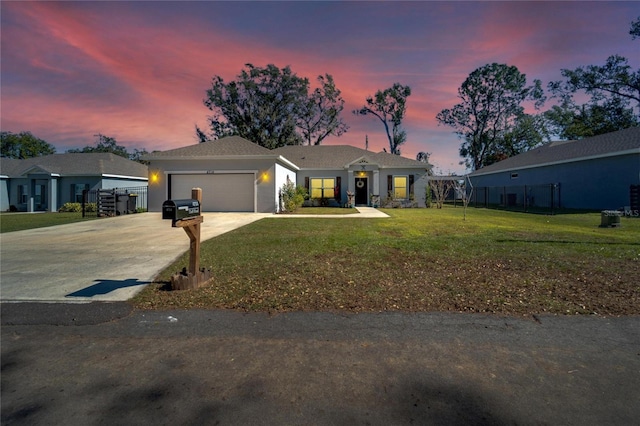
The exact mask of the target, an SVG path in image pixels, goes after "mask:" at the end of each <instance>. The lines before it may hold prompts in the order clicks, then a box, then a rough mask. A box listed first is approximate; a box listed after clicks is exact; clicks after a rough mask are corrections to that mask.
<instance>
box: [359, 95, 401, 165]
mask: <svg viewBox="0 0 640 426" xmlns="http://www.w3.org/2000/svg"><path fill="white" fill-rule="evenodd" d="M410 95H411V88H410V87H409V86H403V85H402V84H400V83H395V84H394V85H393V86H392V87H390V88H388V89H385V90H378V91H377V92H376V94H375V95H374V96H369V97H368V98H367V99H366V104H365V105H364V106H363V107H362V108H360V109H357V110H354V111H353V113H354V114H356V115H373V116H374V117H376V118H378V120H380V121H381V122H382V124H383V125H384V130H385V132H386V134H387V139H388V140H389V152H390V153H391V154H397V155H400V145H402V144H403V143H405V142H406V140H407V132H406V131H404V130H403V129H402V120H403V119H404V115H405V113H406V112H407V98H408V97H409V96H410ZM385 151H386V149H385Z"/></svg>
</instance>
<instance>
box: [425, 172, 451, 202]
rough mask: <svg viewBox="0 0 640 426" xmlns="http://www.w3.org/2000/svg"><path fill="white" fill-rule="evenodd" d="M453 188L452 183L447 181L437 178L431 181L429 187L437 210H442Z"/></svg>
mask: <svg viewBox="0 0 640 426" xmlns="http://www.w3.org/2000/svg"><path fill="white" fill-rule="evenodd" d="M452 186H453V185H452V184H451V181H449V180H447V179H439V178H437V177H435V178H433V177H432V178H430V179H429V187H430V188H431V192H432V193H433V198H434V201H435V203H436V207H437V208H439V209H441V208H442V205H443V204H444V201H445V200H446V199H447V197H448V196H449V192H451V188H452Z"/></svg>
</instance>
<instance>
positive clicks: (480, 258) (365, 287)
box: [134, 207, 640, 315]
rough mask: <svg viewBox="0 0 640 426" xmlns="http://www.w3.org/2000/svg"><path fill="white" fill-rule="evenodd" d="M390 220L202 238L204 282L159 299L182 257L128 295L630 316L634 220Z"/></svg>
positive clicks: (144, 303)
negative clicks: (604, 223)
mask: <svg viewBox="0 0 640 426" xmlns="http://www.w3.org/2000/svg"><path fill="white" fill-rule="evenodd" d="M385 212H386V213H388V214H389V215H390V216H391V218H390V219H358V218H356V217H354V218H353V219H352V218H343V219H339V220H337V219H330V218H303V217H301V218H299V219H286V220H283V219H278V218H269V219H263V220H261V221H258V222H255V223H253V224H251V225H248V226H245V227H243V228H240V229H237V230H235V231H233V232H230V233H228V234H224V235H221V236H219V237H217V238H214V239H212V240H209V241H206V242H204V243H203V244H202V247H201V250H202V251H201V265H202V266H207V267H211V269H212V271H213V276H214V277H215V278H214V282H213V283H210V284H208V285H206V286H204V287H202V288H200V289H197V290H190V291H174V292H172V291H166V288H167V282H168V281H169V279H170V276H171V275H172V274H173V273H175V272H178V271H179V270H181V269H182V267H183V266H187V265H188V253H186V254H185V255H184V256H182V257H181V258H180V259H178V260H177V261H176V262H175V263H174V264H172V265H171V266H170V267H169V268H167V269H166V270H165V271H164V272H163V273H162V274H160V276H159V277H158V283H157V284H154V285H150V286H148V287H147V288H146V289H145V290H144V291H143V292H141V293H140V294H139V295H138V296H137V297H136V298H135V299H134V303H135V305H136V306H137V307H139V308H176V307H179V308H192V307H202V308H204V307H206V308H228V309H239V310H244V311H268V312H281V311H294V310H314V311H318V310H348V311H353V312H360V311H387V310H402V311H423V312H424V311H459V312H490V313H499V314H509V315H531V314H536V313H558V314H575V313H580V314H599V315H625V314H639V313H640V284H638V279H637V277H638V276H640V220H638V219H626V218H623V219H622V227H620V228H614V229H611V228H610V229H603V228H599V227H598V225H599V224H600V215H599V214H573V215H558V216H542V215H529V214H522V213H512V212H504V211H494V210H484V209H469V210H468V212H467V220H466V221H463V219H462V209H461V208H450V207H449V208H447V207H445V208H444V209H442V210H437V209H393V210H385Z"/></svg>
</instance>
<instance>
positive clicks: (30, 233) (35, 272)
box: [0, 213, 273, 302]
mask: <svg viewBox="0 0 640 426" xmlns="http://www.w3.org/2000/svg"><path fill="white" fill-rule="evenodd" d="M203 216H204V223H203V224H202V230H201V238H202V240H203V241H204V240H207V239H209V238H213V237H215V236H217V235H220V234H223V233H225V232H228V231H231V230H233V229H236V228H239V227H241V226H244V225H247V224H249V223H251V222H254V221H256V220H259V219H262V218H264V217H270V216H273V215H271V214H260V213H204V214H203ZM188 249H189V237H188V236H187V234H186V233H185V232H184V231H183V230H182V229H180V228H172V227H171V222H170V221H167V220H162V218H161V214H160V213H143V214H136V215H127V216H119V217H114V218H107V219H98V220H92V221H88V222H82V223H72V224H68V225H59V226H53V227H49V228H39V229H31V230H27V231H18V232H10V233H6V234H1V235H0V300H1V301H3V302H7V301H51V302H60V301H64V302H73V301H76V302H87V301H122V300H127V299H129V298H131V297H132V296H134V295H135V294H136V293H137V292H138V291H140V290H142V288H143V287H144V286H145V285H146V284H148V283H149V282H151V281H152V280H153V278H154V277H155V276H156V274H157V273H158V272H160V271H161V270H162V269H163V268H165V267H166V266H167V265H168V264H169V263H170V262H172V261H173V260H175V259H176V258H177V257H178V256H180V255H181V254H182V253H184V252H185V251H186V250H188ZM176 272H177V271H176Z"/></svg>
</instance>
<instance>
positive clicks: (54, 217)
mask: <svg viewBox="0 0 640 426" xmlns="http://www.w3.org/2000/svg"><path fill="white" fill-rule="evenodd" d="M95 218H96V217H95V216H93V217H86V218H83V217H82V213H2V214H0V233H3V232H13V231H23V230H25V229H33V228H45V227H47V226H54V225H64V224H65V223H73V222H80V221H84V220H92V219H95Z"/></svg>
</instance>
